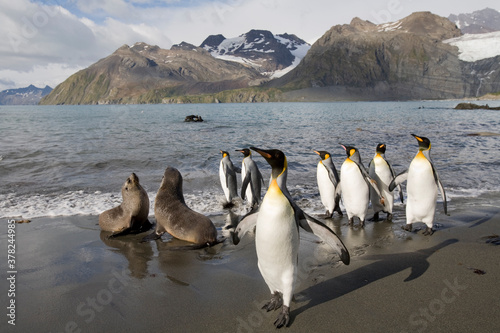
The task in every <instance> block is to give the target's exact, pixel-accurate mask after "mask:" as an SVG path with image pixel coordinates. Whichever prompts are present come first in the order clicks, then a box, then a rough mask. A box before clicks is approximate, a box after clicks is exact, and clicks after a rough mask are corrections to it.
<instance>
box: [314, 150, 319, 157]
mask: <svg viewBox="0 0 500 333" xmlns="http://www.w3.org/2000/svg"><path fill="white" fill-rule="evenodd" d="M313 152H315V153H316V154H318V155H320V156H321V154H320V153H319V152H318V151H316V150H313Z"/></svg>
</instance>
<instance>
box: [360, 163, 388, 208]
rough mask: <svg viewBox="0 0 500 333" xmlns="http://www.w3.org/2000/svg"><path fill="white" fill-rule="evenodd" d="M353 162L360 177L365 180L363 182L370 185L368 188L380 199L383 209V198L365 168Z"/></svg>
mask: <svg viewBox="0 0 500 333" xmlns="http://www.w3.org/2000/svg"><path fill="white" fill-rule="evenodd" d="M353 162H354V163H356V165H357V166H358V168H359V171H360V172H361V175H363V178H364V179H365V181H366V182H367V183H368V184H370V186H371V187H373V189H374V190H375V193H377V195H378V197H379V198H380V204H381V205H383V206H384V207H385V198H384V196H383V195H382V193H380V190H379V189H378V186H377V182H376V181H375V180H374V179H372V177H370V175H369V174H368V172H367V171H366V168H365V167H364V166H363V165H362V164H360V163H358V162H356V161H353Z"/></svg>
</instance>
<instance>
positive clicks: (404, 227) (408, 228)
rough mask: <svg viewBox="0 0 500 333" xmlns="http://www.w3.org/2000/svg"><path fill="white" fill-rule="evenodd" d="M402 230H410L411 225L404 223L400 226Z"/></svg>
mask: <svg viewBox="0 0 500 333" xmlns="http://www.w3.org/2000/svg"><path fill="white" fill-rule="evenodd" d="M401 228H402V229H403V230H404V231H408V232H411V229H412V225H411V224H405V225H404V226H402V227H401Z"/></svg>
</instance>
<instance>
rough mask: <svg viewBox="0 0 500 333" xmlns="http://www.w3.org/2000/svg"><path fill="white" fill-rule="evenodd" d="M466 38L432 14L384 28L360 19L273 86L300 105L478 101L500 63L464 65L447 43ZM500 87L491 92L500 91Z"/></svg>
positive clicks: (327, 38)
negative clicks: (311, 102) (486, 78)
mask: <svg viewBox="0 0 500 333" xmlns="http://www.w3.org/2000/svg"><path fill="white" fill-rule="evenodd" d="M460 35H461V31H460V30H459V29H458V28H457V27H456V26H455V24H454V23H452V22H451V21H449V20H448V19H446V18H444V17H440V16H437V15H434V14H431V13H429V12H419V13H414V14H412V15H410V16H408V17H406V18H404V19H402V20H399V21H396V22H393V23H387V24H381V25H375V24H373V23H370V22H368V21H362V20H360V19H358V18H355V19H353V20H352V22H351V23H350V24H347V25H337V26H334V27H332V28H331V29H330V30H329V31H328V32H327V33H325V34H324V35H323V36H322V37H321V38H320V39H319V40H318V41H317V42H316V43H314V45H312V47H311V49H310V51H309V52H308V54H307V55H306V57H304V59H303V60H302V62H301V63H300V64H299V66H297V68H295V70H293V71H292V72H290V73H288V74H286V75H285V76H283V77H282V78H279V79H276V80H273V81H271V82H269V83H268V85H269V86H271V87H280V88H285V89H287V90H295V91H292V92H289V93H287V95H288V97H289V98H291V99H295V100H307V99H314V100H325V99H328V100H408V99H443V98H462V97H467V96H473V95H475V94H477V93H478V89H479V90H481V89H483V88H486V87H483V88H481V87H480V86H479V85H480V84H481V76H485V75H486V74H487V73H489V72H491V71H493V70H496V69H500V68H498V67H499V65H498V61H497V62H496V64H495V61H488V60H482V62H481V63H477V64H476V63H466V62H463V61H461V60H460V59H459V57H458V53H459V52H458V48H457V47H456V46H453V45H450V44H449V43H443V40H447V39H451V38H454V37H458V36H460ZM496 86H500V85H499V84H498V83H496V84H495V83H494V84H493V85H492V86H489V87H488V88H487V89H493V90H494V89H499V88H500V87H496ZM297 90H298V91H297ZM483 90H484V93H486V92H490V91H486V89H483ZM496 91H498V90H496Z"/></svg>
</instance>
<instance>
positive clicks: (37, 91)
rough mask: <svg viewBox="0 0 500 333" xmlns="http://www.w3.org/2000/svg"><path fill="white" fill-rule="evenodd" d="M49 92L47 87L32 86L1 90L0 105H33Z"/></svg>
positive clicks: (49, 88) (49, 89)
mask: <svg viewBox="0 0 500 333" xmlns="http://www.w3.org/2000/svg"><path fill="white" fill-rule="evenodd" d="M51 91H52V88H51V87H49V86H45V88H37V87H35V86H34V85H32V84H31V85H29V86H28V87H26V88H18V89H7V90H3V91H0V105H35V104H38V102H39V101H40V99H41V98H42V97H43V96H45V95H48V94H49V93H50V92H51Z"/></svg>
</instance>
